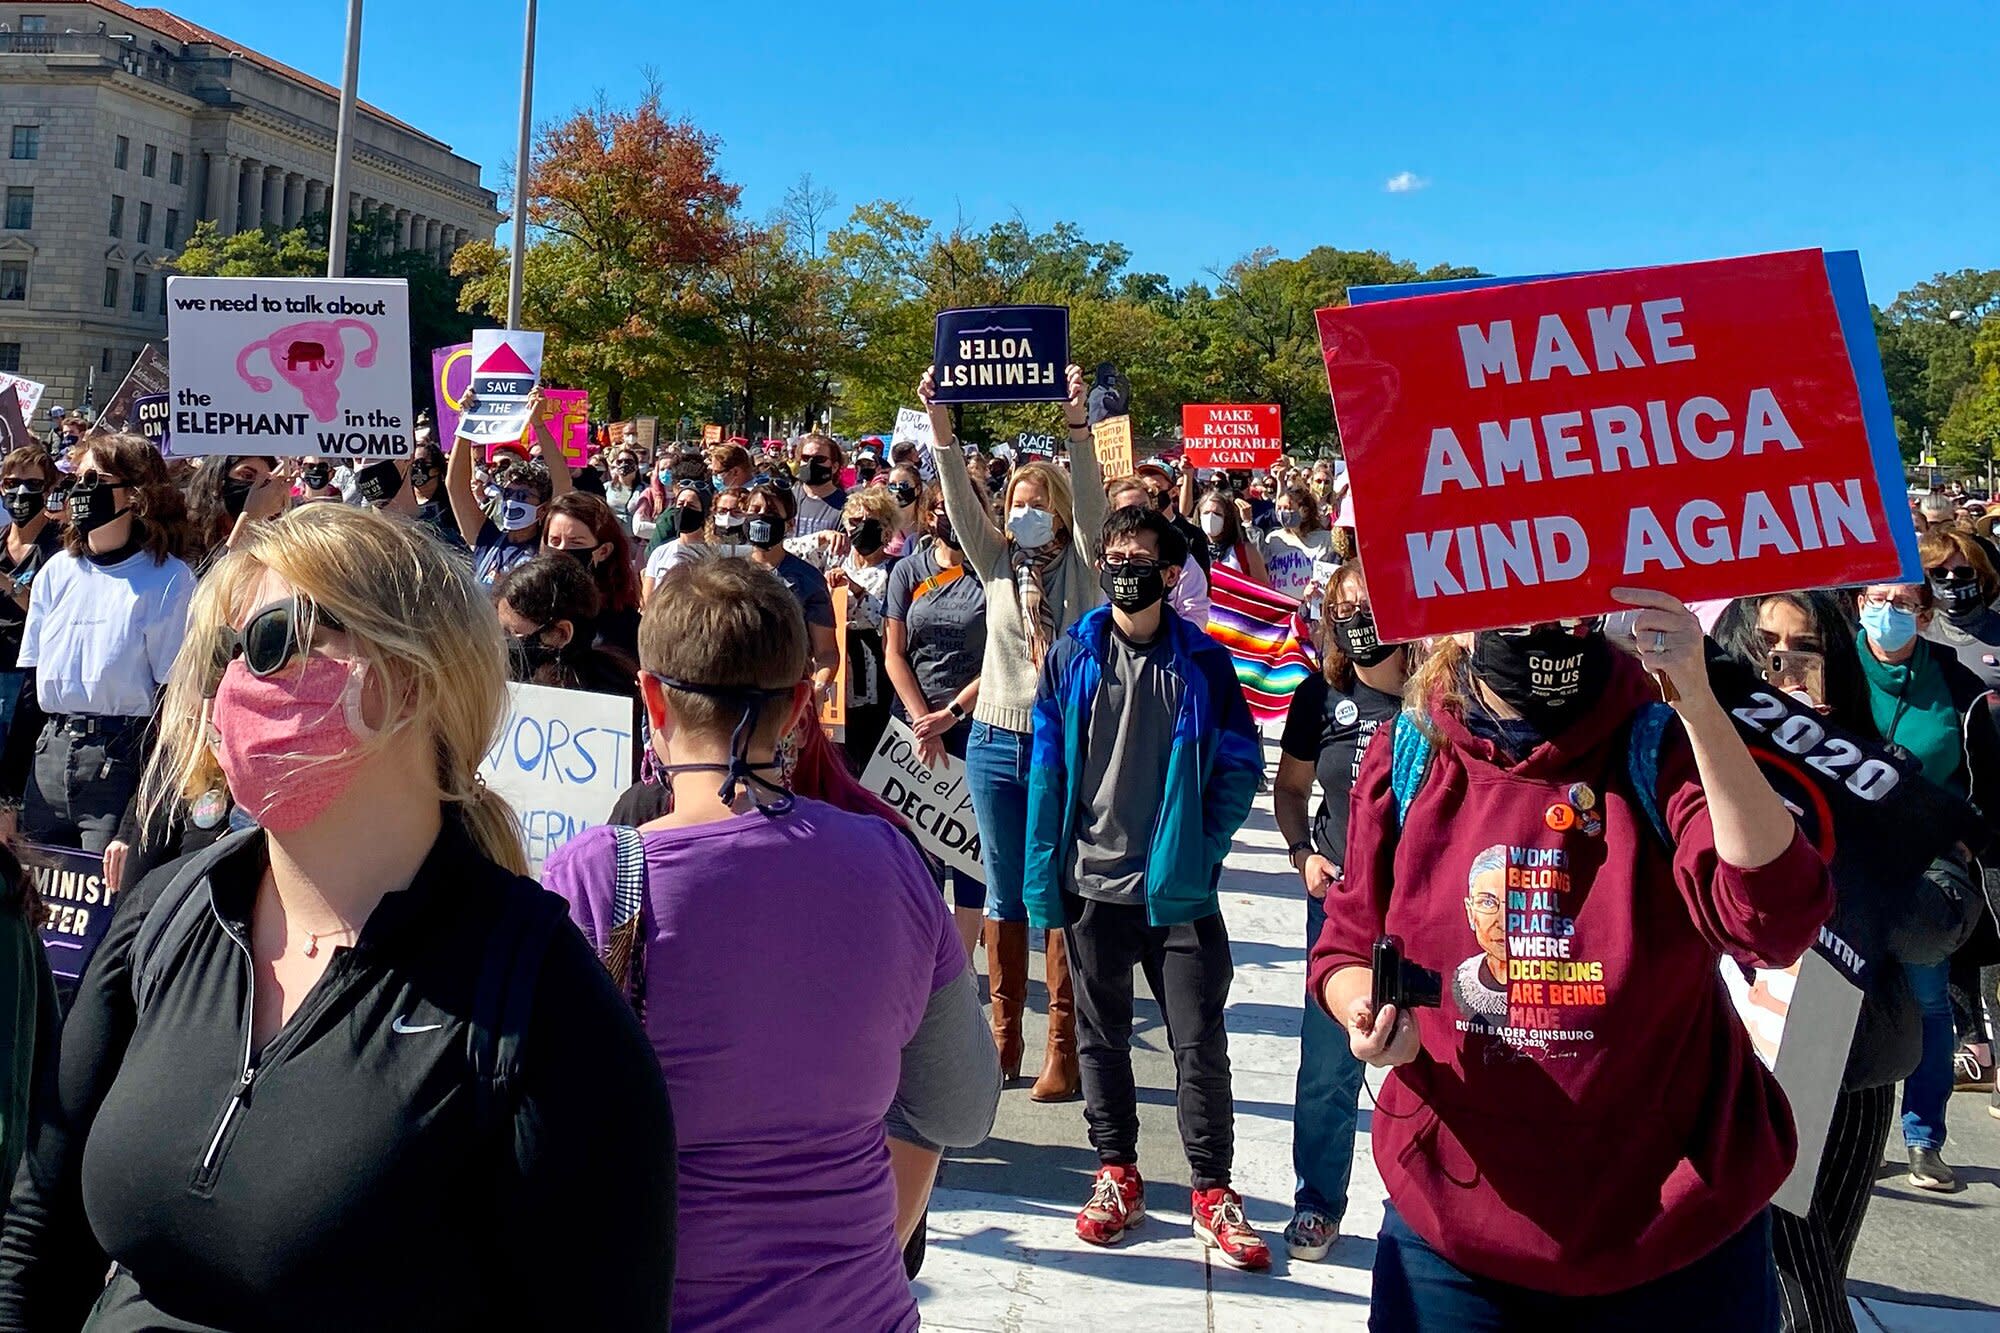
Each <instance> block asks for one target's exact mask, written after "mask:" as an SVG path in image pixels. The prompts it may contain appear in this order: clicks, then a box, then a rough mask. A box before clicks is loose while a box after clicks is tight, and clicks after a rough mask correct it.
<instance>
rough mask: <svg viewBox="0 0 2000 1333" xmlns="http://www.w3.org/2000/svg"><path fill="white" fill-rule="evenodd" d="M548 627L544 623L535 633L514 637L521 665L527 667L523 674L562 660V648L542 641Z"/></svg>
mask: <svg viewBox="0 0 2000 1333" xmlns="http://www.w3.org/2000/svg"><path fill="white" fill-rule="evenodd" d="M547 629H548V626H546V625H544V626H542V628H541V629H538V630H536V631H535V632H534V633H533V634H529V635H525V636H522V637H518V638H515V639H514V642H513V649H514V654H515V656H516V657H518V658H519V659H520V662H521V665H522V666H523V667H524V668H525V670H524V671H523V672H522V674H523V675H526V674H528V673H529V672H533V671H536V670H539V669H540V668H542V667H545V666H554V665H555V664H556V663H557V662H558V661H560V660H561V658H562V649H560V648H551V647H550V646H549V645H548V644H546V643H543V642H542V635H543V633H545V632H546V631H547ZM510 637H511V636H510Z"/></svg>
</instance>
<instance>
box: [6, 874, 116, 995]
mask: <svg viewBox="0 0 2000 1333" xmlns="http://www.w3.org/2000/svg"><path fill="white" fill-rule="evenodd" d="M15 851H16V852H17V853H18V854H19V856H20V858H21V865H22V867H23V868H25V869H26V870H27V872H28V873H29V874H30V875H31V876H33V877H34V881H35V891H36V893H37V894H39V895H40V896H41V900H42V948H44V949H45V950H47V951H48V955H49V971H51V972H53V973H55V974H56V978H57V980H58V981H60V982H67V983H70V986H73V985H74V984H75V983H76V982H77V981H78V980H79V979H81V978H82V976H83V969H84V967H85V965H86V964H88V963H89V962H90V955H91V954H93V953H95V952H96V951H97V946H98V945H99V944H100V943H102V942H103V940H104V932H105V930H106V929H108V928H109V927H110V925H111V909H112V907H113V906H114V905H115V900H116V898H117V894H115V893H113V892H112V890H111V889H110V888H108V887H107V886H106V885H105V883H104V857H103V856H102V855H100V854H96V853H92V852H80V851H77V850H76V849H75V848H71V847H42V846H39V845H37V844H35V843H23V844H21V845H20V846H18V847H16V848H15ZM70 986H64V987H61V989H63V990H65V991H67V990H68V989H70Z"/></svg>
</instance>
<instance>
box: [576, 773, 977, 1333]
mask: <svg viewBox="0 0 2000 1333" xmlns="http://www.w3.org/2000/svg"><path fill="white" fill-rule="evenodd" d="M645 838H646V871H647V875H648V916H649V921H648V924H649V927H650V933H649V938H648V943H647V948H646V1030H647V1033H648V1035H649V1036H650V1037H651V1038H652V1042H653V1050H654V1051H655V1053H657V1054H658V1056H659V1058H660V1068H661V1069H662V1070H664V1071H665V1073H666V1079H667V1091H668V1093H669V1094H670V1096H671V1097H672V1100H673V1107H674V1127H675V1130H676V1132H677V1134H678V1135H679V1139H680V1222H679V1233H680V1240H679V1245H680V1258H679V1262H678V1264H677V1267H676V1273H675V1282H674V1327H675V1328H676V1329H691V1330H700V1329H712V1328H725V1327H726V1328H755V1329H760V1330H786V1329H798V1330H803V1331H807V1333H825V1330H828V1329H850V1328H851V1329H885V1330H903V1329H914V1328H916V1327H917V1324H918V1320H917V1303H916V1299H915V1297H914V1296H912V1295H911V1293H910V1284H909V1282H908V1280H907V1279H906V1278H905V1277H904V1276H903V1258H902V1251H901V1249H900V1247H898V1246H897V1244H896V1236H895V1216H896V1189H895V1184H894V1182H893V1181H892V1180H891V1178H890V1175H889V1148H888V1141H887V1138H886V1137H885V1135H884V1134H883V1130H882V1117H883V1116H884V1115H885V1114H886V1113H887V1112H888V1110H889V1104H890V1102H891V1101H893V1100H894V1098H895V1095H896V1084H897V1079H898V1077H899V1074H900V1069H901V1058H902V1050H903V1046H904V1044H905V1043H906V1042H908V1041H909V1040H910V1038H911V1037H912V1036H914V1035H915V1034H916V1031H917V1026H918V1024H919V1022H920V1021H921V1020H922V1018H923V1015H924V1007H925V1006H926V1005H927V1004H928V1003H929V1002H930V998H931V994H932V992H933V991H935V990H937V989H938V988H939V987H942V986H944V985H946V984H948V983H950V982H952V981H954V980H956V979H957V977H958V974H959V973H960V972H961V971H963V970H964V968H965V950H964V949H963V947H962V946H961V945H960V944H959V942H958V935H957V932H956V931H955V930H954V929H953V927H952V921H951V914H950V913H949V912H948V911H947V910H946V908H945V905H944V899H943V898H942V897H941V896H940V895H939V893H938V890H937V885H936V884H935V883H933V882H932V880H931V877H930V874H929V873H928V872H927V871H926V870H925V868H924V864H923V861H922V860H921V858H919V857H918V855H917V854H916V852H915V851H914V850H913V849H912V848H911V847H910V844H909V843H908V842H907V841H905V840H904V838H903V836H902V834H900V833H899V832H897V831H896V829H894V828H892V827H891V826H890V825H889V824H887V823H886V822H884V821H883V820H880V819H877V818H874V817H872V816H868V815H852V814H848V813H846V812H845V811H842V810H838V809H835V808H834V807H833V806H830V805H825V804H823V803H821V802H819V801H811V800H806V799H804V798H803V797H801V798H800V799H799V800H798V802H797V804H796V805H794V806H793V808H792V810H791V812H790V813H788V814H785V815H781V816H777V817H766V816H764V815H762V814H757V813H755V812H753V813H750V814H746V815H739V816H737V817H736V818H734V819H726V820H722V821H719V822H717V823H713V824H703V825H700V826H698V827H695V828H686V829H671V830H668V831H665V832H657V833H654V832H649V833H647V834H646V835H645ZM613 861H614V851H613V841H612V833H611V830H610V829H608V828H595V829H591V830H590V831H589V832H587V833H584V834H582V835H581V836H579V837H577V838H575V839H574V840H572V841H571V842H569V843H566V844H565V845H564V846H562V847H561V848H559V849H558V850H557V851H556V852H555V854H554V855H552V856H550V857H549V860H548V864H547V866H546V867H545V868H544V870H543V882H544V884H546V886H547V887H548V888H550V889H551V890H553V891H554V892H556V893H559V894H561V895H562V896H563V898H564V899H566V900H567V901H568V903H569V905H570V915H571V917H572V918H574V920H575V921H576V923H577V925H578V926H579V927H580V928H581V929H582V930H583V933H584V936H585V938H586V939H588V940H590V941H591V943H592V945H593V947H595V946H596V945H597V944H598V942H599V941H600V940H602V938H603V936H604V933H605V929H606V927H607V924H608V922H609V920H610V917H611V910H612V907H611V905H612V889H613V881H614V878H615V871H614V865H613ZM600 952H601V950H600ZM605 1184H606V1188H614V1189H615V1188H616V1187H617V1185H616V1182H615V1181H607V1182H605Z"/></svg>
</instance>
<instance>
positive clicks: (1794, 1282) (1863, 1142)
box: [1771, 1083, 1896, 1333]
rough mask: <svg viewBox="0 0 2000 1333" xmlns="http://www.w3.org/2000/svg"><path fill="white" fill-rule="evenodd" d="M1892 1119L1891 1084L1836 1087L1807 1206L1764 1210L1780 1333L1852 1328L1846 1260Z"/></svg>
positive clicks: (1847, 1332)
mask: <svg viewBox="0 0 2000 1333" xmlns="http://www.w3.org/2000/svg"><path fill="white" fill-rule="evenodd" d="M1895 1119H1896V1085H1895V1084H1893V1083H1888V1084H1884V1085H1883V1086H1881V1087H1879V1088H1863V1089H1861V1090H1860V1091H1859V1092H1842V1093H1841V1094H1840V1096H1838V1097H1837V1098H1835V1099H1834V1103H1833V1123H1832V1124H1831V1125H1830V1126H1828V1127H1827V1131H1826V1151H1825V1152H1824V1153H1822V1154H1821V1155H1820V1159H1819V1173H1818V1175H1816V1176H1814V1177H1813V1197H1812V1208H1811V1209H1810V1210H1809V1211H1808V1212H1807V1213H1806V1215H1805V1216H1804V1217H1794V1216H1792V1215H1791V1214H1790V1213H1788V1212H1786V1211H1785V1210H1784V1209H1782V1208H1773V1209H1772V1210H1771V1222H1772V1230H1771V1246H1772V1251H1773V1253H1774V1255H1775V1256H1776V1258H1777V1261H1778V1290H1779V1293H1780V1295H1781V1296H1782V1297H1783V1300H1784V1315H1785V1333H1854V1315H1853V1314H1852V1313H1851V1312H1850V1310H1849V1308H1848V1305H1847V1265H1848V1263H1849V1261H1850V1260H1852V1259H1853V1257H1854V1242H1855V1240H1856V1239H1858V1238H1859V1237H1860V1235H1861V1219H1862V1218H1863V1217H1865V1216H1866V1215H1867V1213H1868V1200H1869V1197H1870V1195H1871V1194H1872V1193H1873V1191H1874V1188H1875V1169H1876V1167H1877V1166H1879V1165H1880V1164H1881V1161H1882V1144H1883V1142H1884V1141H1885V1140H1886V1139H1887V1138H1888V1137H1889V1126H1890V1125H1891V1124H1892V1123H1894V1121H1895Z"/></svg>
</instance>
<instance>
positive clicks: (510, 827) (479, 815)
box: [448, 778, 528, 875]
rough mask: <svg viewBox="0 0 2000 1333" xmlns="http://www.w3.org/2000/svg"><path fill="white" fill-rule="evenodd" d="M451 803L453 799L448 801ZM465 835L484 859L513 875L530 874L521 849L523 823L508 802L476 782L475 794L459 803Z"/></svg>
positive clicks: (469, 795) (465, 796)
mask: <svg viewBox="0 0 2000 1333" xmlns="http://www.w3.org/2000/svg"><path fill="white" fill-rule="evenodd" d="M448 799H449V798H448ZM457 804H458V806H459V807H460V817H461V818H462V819H463V820H464V821H465V832H466V835H467V836H468V837H470V838H471V839H472V845H473V846H475V847H477V848H478V849H479V851H480V853H481V855H483V856H485V857H486V859H487V860H489V861H491V862H492V863H493V864H494V865H497V866H499V867H500V868H501V869H502V870H505V871H507V872H508V873H509V874H513V875H525V874H527V873H528V855H527V853H526V852H525V851H524V850H523V849H522V847H521V821H520V820H519V819H518V818H516V817H515V814H514V807H513V806H511V805H509V804H507V798H506V797H504V796H502V795H501V794H500V793H499V792H497V791H494V790H493V789H492V788H491V787H489V786H487V785H486V783H485V781H484V779H480V778H475V779H473V783H472V790H471V791H470V792H468V793H466V794H465V795H464V796H463V797H460V798H458V799H457Z"/></svg>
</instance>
